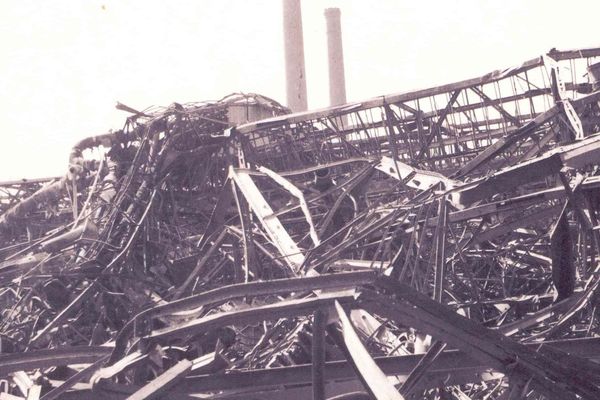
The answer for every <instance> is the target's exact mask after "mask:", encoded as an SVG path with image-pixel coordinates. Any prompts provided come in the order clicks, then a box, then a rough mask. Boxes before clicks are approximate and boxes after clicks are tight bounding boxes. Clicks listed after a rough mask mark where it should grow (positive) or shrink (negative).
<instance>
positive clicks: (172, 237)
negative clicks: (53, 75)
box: [0, 48, 600, 400]
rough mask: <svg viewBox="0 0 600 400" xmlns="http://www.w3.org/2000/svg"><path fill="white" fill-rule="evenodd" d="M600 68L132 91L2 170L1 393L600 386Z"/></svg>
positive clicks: (443, 393)
mask: <svg viewBox="0 0 600 400" xmlns="http://www.w3.org/2000/svg"><path fill="white" fill-rule="evenodd" d="M599 61H600V48H594V49H580V50H573V51H557V50H552V51H550V52H549V53H548V54H545V55H543V56H541V57H537V58H534V59H532V60H529V61H526V62H524V63H522V64H521V65H518V66H516V67H513V68H509V69H505V70H499V71H494V72H492V73H489V74H486V75H484V76H481V77H478V78H474V79H469V80H466V81H462V82H457V83H452V84H447V85H444V86H438V87H433V88H429V89H424V90H418V91H413V92H408V93H400V94H393V95H386V96H380V97H377V98H373V99H370V100H367V101H363V102H358V103H349V104H343V105H339V106H335V107H330V108H326V109H322V110H317V111H307V112H300V113H294V114H291V113H290V112H289V110H287V109H286V108H285V107H283V106H281V105H279V104H278V103H277V102H275V101H273V100H271V99H268V98H266V97H264V96H260V95H243V94H236V95H231V96H228V97H226V98H224V99H222V100H220V101H216V102H206V103H195V104H185V105H182V104H176V103H175V104H173V105H171V106H169V107H166V108H156V109H149V110H145V111H143V112H140V111H137V110H134V109H132V108H130V107H127V106H125V105H122V104H119V105H118V107H119V108H120V109H122V110H124V111H127V112H128V113H129V117H128V118H127V119H126V122H125V124H124V127H123V128H122V129H121V130H118V131H115V132H109V133H107V134H103V135H99V136H93V137H89V138H86V139H83V140H81V141H80V142H79V143H77V144H76V145H75V146H74V147H73V149H72V151H71V154H70V157H69V165H68V170H67V172H66V173H65V175H64V176H62V177H56V178H48V179H37V180H23V181H13V182H3V183H1V184H0V212H1V216H0V245H1V248H0V260H1V262H0V281H1V282H2V285H1V287H2V289H0V309H1V310H2V318H1V319H0V399H25V398H26V399H38V398H40V399H44V400H49V399H58V398H60V399H125V398H127V399H143V398H181V399H188V398H189V399H192V398H202V399H284V398H285V399H290V398H311V397H312V398H313V399H319V400H320V399H334V398H335V399H370V398H376V399H421V398H427V399H459V400H467V399H473V400H475V399H481V400H483V399H508V400H512V399H560V400H565V399H591V400H595V399H598V398H600V365H598V363H597V361H598V360H600V339H598V335H599V334H600V322H599V320H598V318H597V316H598V315H597V304H598V303H597V300H598V292H599V290H600V254H599V253H598V252H599V249H600V236H599V235H600V224H599V223H598V218H599V215H598V211H599V208H600V204H599V201H600V174H599V169H598V167H599V165H600V135H599V133H600V108H599V105H600V87H599V85H598V79H600V76H599V75H600V64H599ZM586 73H587V74H586ZM96 148H102V149H104V151H103V152H100V154H102V155H101V156H97V155H98V154H99V153H98V152H92V150H94V149H96Z"/></svg>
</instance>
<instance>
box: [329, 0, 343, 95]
mask: <svg viewBox="0 0 600 400" xmlns="http://www.w3.org/2000/svg"><path fill="white" fill-rule="evenodd" d="M340 16H341V12H340V9H339V8H326V9H325V20H326V21H327V54H328V57H329V103H330V105H332V106H337V105H339V104H345V103H346V78H345V73H344V49H343V48H342V25H341V21H340Z"/></svg>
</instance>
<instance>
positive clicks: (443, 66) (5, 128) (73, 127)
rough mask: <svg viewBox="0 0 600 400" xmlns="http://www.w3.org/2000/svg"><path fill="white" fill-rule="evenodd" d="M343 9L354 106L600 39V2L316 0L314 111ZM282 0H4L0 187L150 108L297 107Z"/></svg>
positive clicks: (599, 43) (56, 171)
mask: <svg viewBox="0 0 600 400" xmlns="http://www.w3.org/2000/svg"><path fill="white" fill-rule="evenodd" d="M327 7H339V8H340V9H341V11H342V32H343V41H344V43H343V45H344V55H345V68H346V86H347V88H346V90H347V98H348V101H357V100H362V99H367V98H370V97H374V96H379V95H383V94H389V93H397V92H403V91H408V90H411V89H420V88H425V87H430V86H434V85H437V84H443V83H450V82H452V81H456V80H461V79H466V78H470V77H474V76H479V75H483V74H484V73H487V72H490V71H492V70H495V69H501V68H506V67H509V66H512V65H514V64H517V63H520V62H522V61H525V60H528V59H531V58H534V57H536V56H538V55H540V54H542V53H545V52H546V51H548V50H550V49H551V48H552V47H556V48H557V49H570V48H579V47H600V22H599V20H598V18H599V16H600V1H598V0H589V1H575V0H570V1H554V0H552V1H542V0H535V1H528V0H508V1H500V0H494V1H492V0H465V1H443V0H438V1H432V0H429V1H416V0H412V1H405V0H372V1H368V0H321V1H317V0H314V1H310V0H303V4H302V17H303V24H304V46H305V49H304V51H305V58H306V76H307V88H308V105H309V108H320V107H324V106H327V105H328V83H327V54H326V51H327V49H326V37H325V17H324V16H323V10H324V9H325V8H327ZM282 31H283V28H282V3H281V0H261V1H257V0H252V1H250V0H210V1H209V0H196V1H174V0H172V1H166V0H165V1H149V0H144V1H129V0H120V1H112V0H107V1H99V0H89V1H75V0H73V1H51V2H44V1H20V0H14V1H9V0H0V54H1V58H0V138H1V142H0V181H4V180H9V179H19V178H35V177H45V176H57V175H62V174H63V173H64V172H65V171H66V168H67V165H66V162H67V157H68V153H69V150H70V148H71V146H72V145H73V144H74V143H75V142H76V141H77V140H79V139H81V138H84V137H87V136H91V135H96V134H102V133H105V132H107V131H108V130H109V129H111V128H112V129H118V128H121V127H122V125H123V122H124V120H125V118H126V116H127V114H126V113H124V112H121V111H118V110H116V109H115V108H114V105H115V103H116V102H117V101H120V102H122V103H124V104H127V105H129V106H131V107H133V108H137V109H144V108H147V107H149V106H153V105H165V106H166V105H169V104H170V103H172V102H175V101H176V102H179V103H185V102H190V101H201V100H216V99H219V98H221V97H223V96H225V95H227V94H229V93H232V92H240V91H241V92H255V93H261V94H264V95H266V96H269V97H272V98H274V99H275V100H278V101H279V102H281V103H285V82H284V75H285V71H284V57H283V33H282Z"/></svg>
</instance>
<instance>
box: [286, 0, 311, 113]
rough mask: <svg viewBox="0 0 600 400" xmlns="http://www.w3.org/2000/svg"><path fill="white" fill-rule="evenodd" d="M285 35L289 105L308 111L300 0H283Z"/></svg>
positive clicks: (294, 108) (294, 109) (291, 107)
mask: <svg viewBox="0 0 600 400" xmlns="http://www.w3.org/2000/svg"><path fill="white" fill-rule="evenodd" d="M283 36H284V47H285V77H286V92H287V106H288V107H289V108H290V109H291V110H292V111H294V112H297V111H306V110H307V103H306V72H305V68H304V39H303V34H302V11H301V8H300V0H283Z"/></svg>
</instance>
